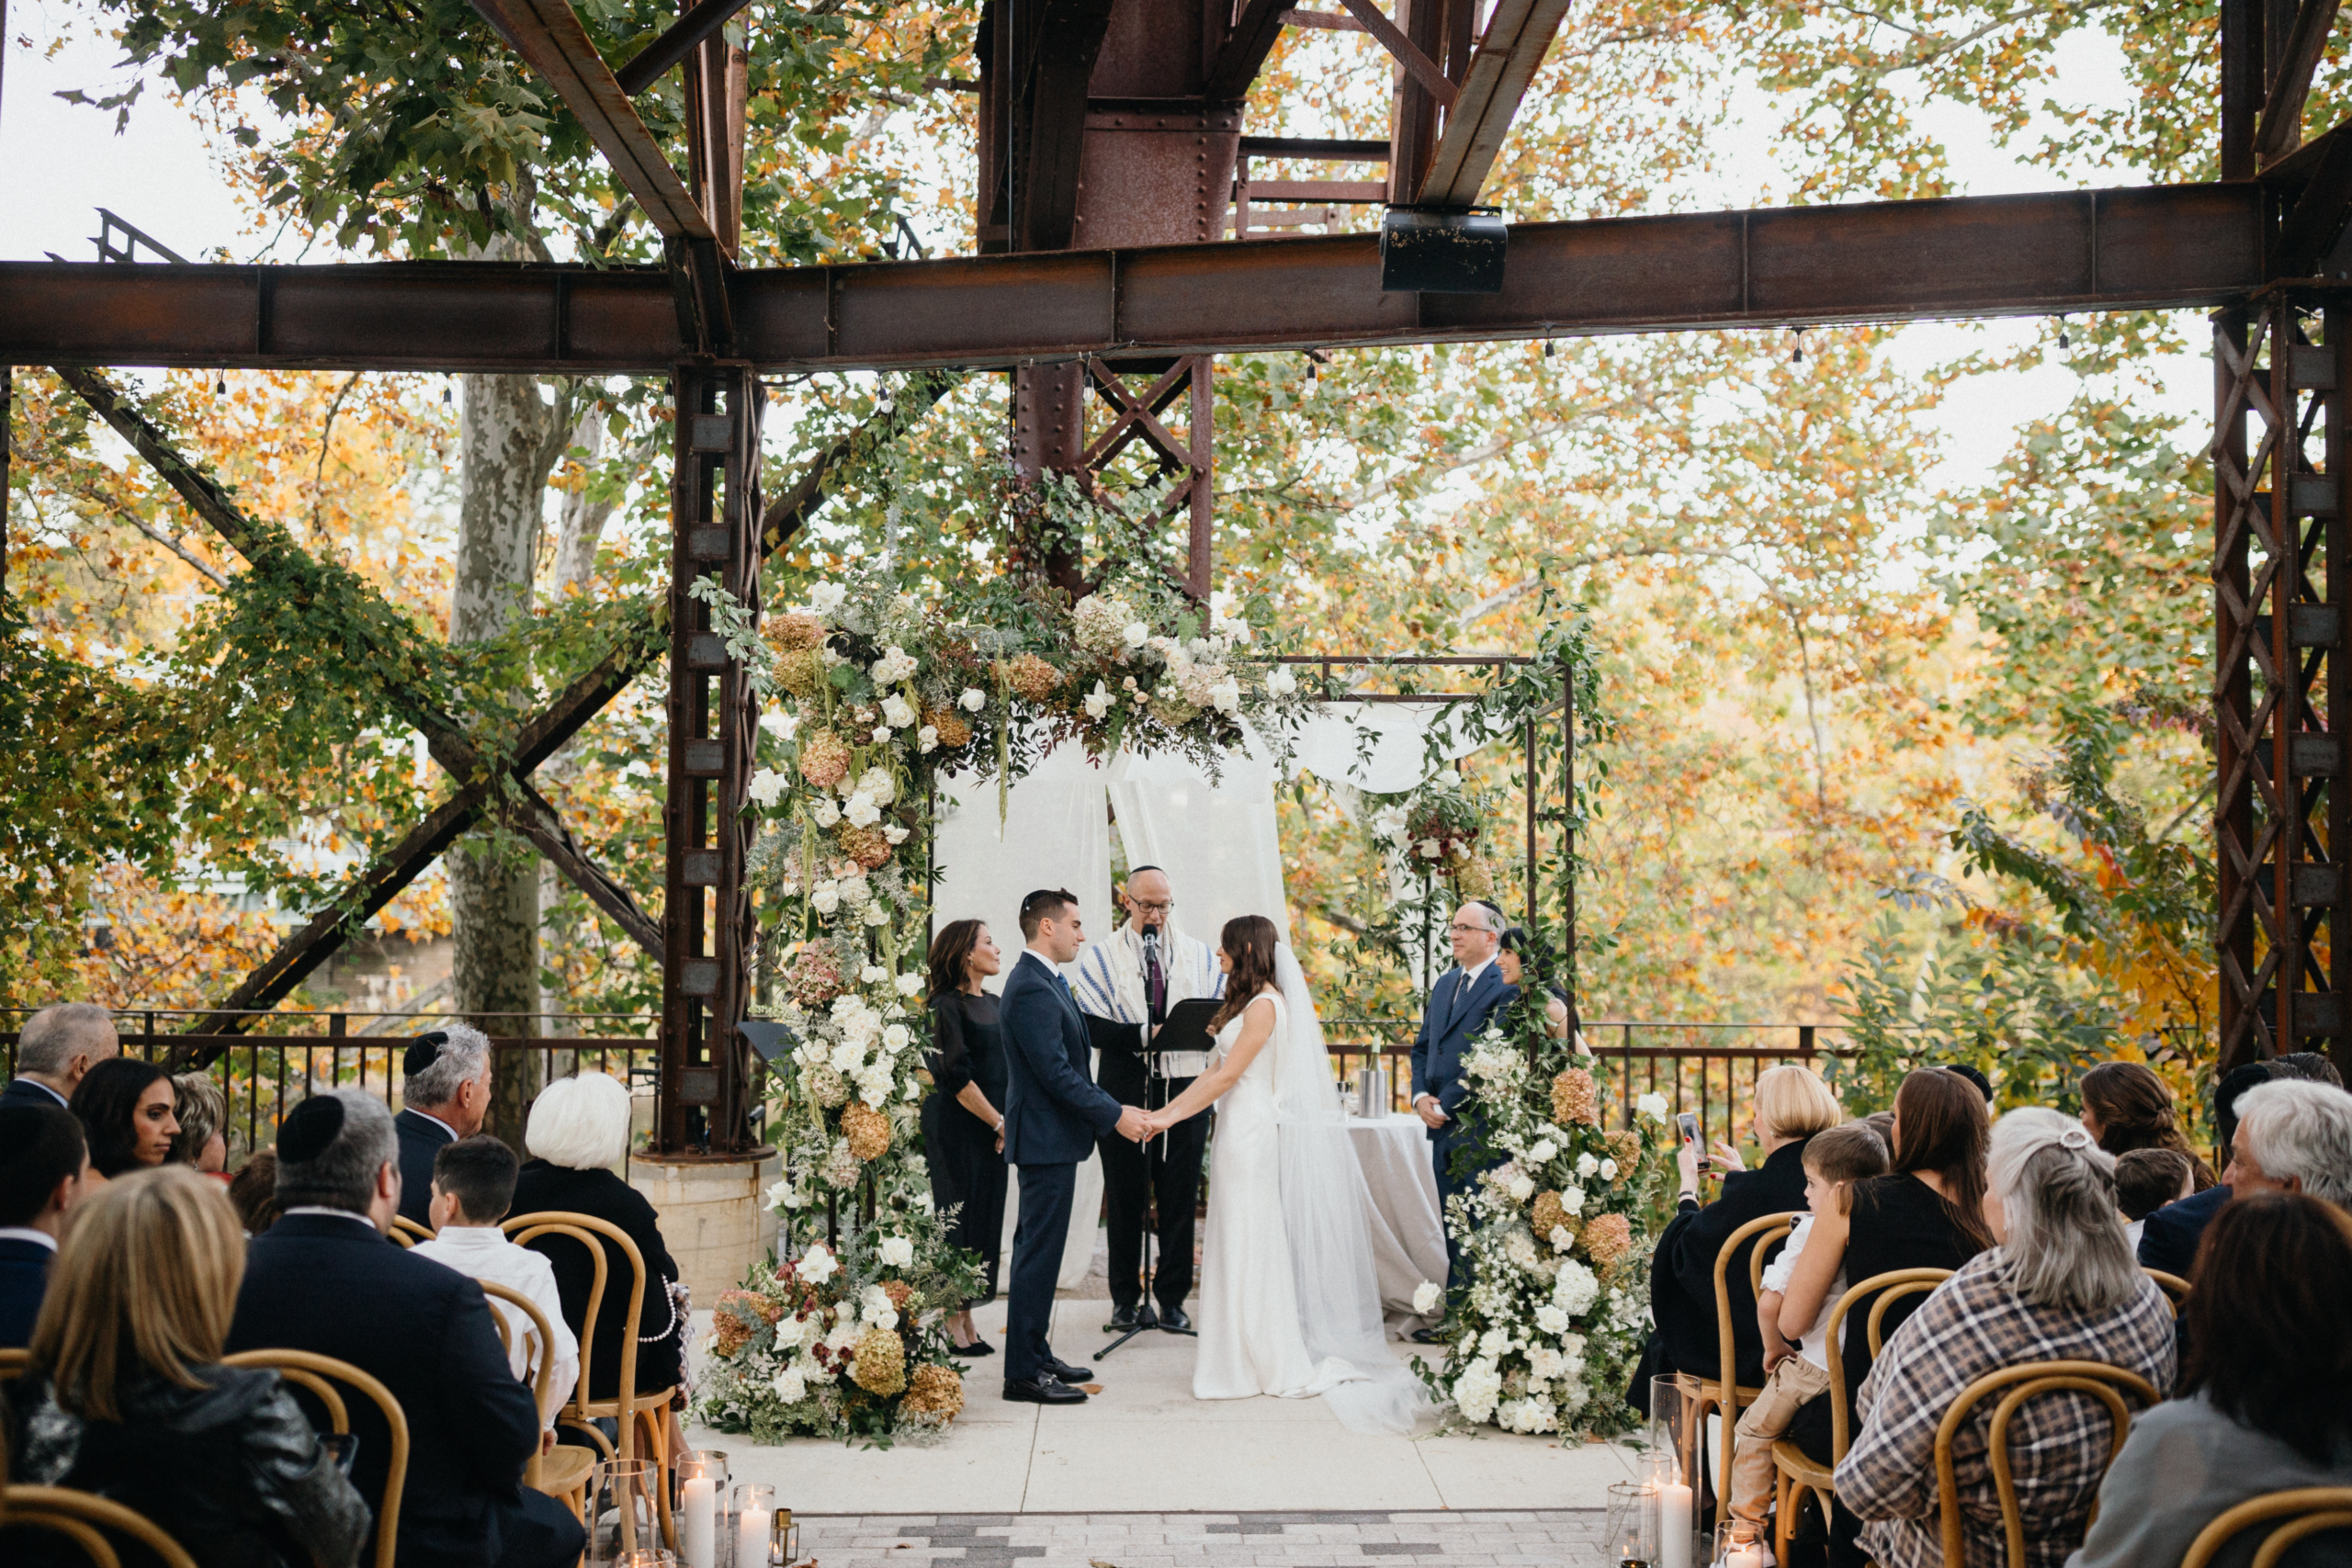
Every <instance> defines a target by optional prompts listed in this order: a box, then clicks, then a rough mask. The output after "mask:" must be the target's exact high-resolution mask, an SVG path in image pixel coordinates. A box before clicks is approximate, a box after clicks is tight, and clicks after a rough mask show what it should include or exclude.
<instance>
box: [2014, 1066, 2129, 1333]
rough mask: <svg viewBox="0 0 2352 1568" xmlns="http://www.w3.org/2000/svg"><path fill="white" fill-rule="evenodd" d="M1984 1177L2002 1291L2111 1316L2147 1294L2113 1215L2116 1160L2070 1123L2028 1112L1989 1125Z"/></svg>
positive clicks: (2042, 1303)
mask: <svg viewBox="0 0 2352 1568" xmlns="http://www.w3.org/2000/svg"><path fill="white" fill-rule="evenodd" d="M1987 1163H1988V1165H1989V1166H1990V1169H1989V1171H1988V1173H1987V1174H1988V1175H1989V1176H1990V1178H1991V1186H1992V1190H1993V1194H1994V1196H1995V1197H1996V1198H1998V1199H1999V1200H2000V1201H2001V1215H2002V1220H2003V1223H2004V1224H2005V1226H2006V1227H2007V1231H2008V1239H2007V1240H2006V1241H2004V1242H2003V1243H2002V1244H2001V1248H2000V1250H2001V1257H2002V1259H2003V1270H2004V1272H2005V1274H2006V1275H2007V1279H2008V1282H2009V1285H2010V1288H2011V1289H2013V1290H2015V1291H2016V1292H2018V1294H2019V1295H2021V1296H2023V1297H2024V1298H2025V1299H2026V1300H2027V1301H2030V1302H2032V1303H2035V1304H2036V1305H2037V1306H2047V1307H2058V1308H2061V1309H2064V1310H2067V1311H2073V1312H2092V1313H2097V1312H2111V1311H2113V1310H2114V1309H2115V1308H2117V1307H2120V1306H2121V1305H2122V1304H2123V1303H2126V1302H2128V1301H2130V1300H2131V1299H2132V1297H2133V1296H2135V1295H2137V1294H2138V1293H2139V1292H2141V1291H2142V1290H2143V1289H2151V1288H2153V1287H2150V1286H2149V1285H2148V1283H2147V1280H2146V1278H2145V1277H2144V1276H2143V1275H2142V1273H2141V1272H2140V1266H2139V1261H2138V1259H2136V1258H2133V1257H2132V1256H2131V1244H2130V1242H2128V1241H2127V1240H2126V1239H2125V1237H2124V1235H2123V1221H2122V1219H2121V1218H2120V1216H2119V1215H2118V1214H2117V1213H2116V1206H2115V1205H2116V1195H2115V1156H2113V1155H2111V1154H2109V1153H2108V1152H2107V1151H2106V1150H2105V1149H2102V1148H2100V1147H2099V1146H2098V1144H2096V1143H2094V1142H2092V1140H2091V1135H2090V1134H2088V1133H2087V1132H2086V1131H2084V1130H2083V1125H2082V1123H2081V1122H2074V1121H2070V1120H2068V1119H2067V1118H2066V1117H2064V1116H2061V1115H2059V1114H2058V1112H2056V1111H2046V1110H2043V1109H2042V1108H2041V1107H2040V1106H2027V1107H2025V1108H2023V1109H2020V1110H2017V1111H2010V1112H2009V1113H2008V1114H2007V1115H2006V1116H2004V1117H2002V1118H2001V1119H2000V1120H1999V1121H1998V1122H1994V1123H1993V1147H1992V1154H1991V1157H1990V1159H1989V1161H1988V1162H1987Z"/></svg>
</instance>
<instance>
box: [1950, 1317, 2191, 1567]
mask: <svg viewBox="0 0 2352 1568" xmlns="http://www.w3.org/2000/svg"><path fill="white" fill-rule="evenodd" d="M2004 1390H2006V1391H2007V1392H2006V1393H2004V1392H2003V1391H2004ZM1996 1393H1998V1394H2000V1395H2001V1402H2000V1403H1999V1404H1996V1405H1995V1406H1994V1407H1993V1425H1992V1430H1991V1431H1990V1432H1989V1433H1988V1434H1987V1435H1986V1438H1985V1457H1986V1459H1987V1460H1988V1461H1990V1462H1991V1464H1992V1468H1993V1490H1994V1493H1995V1495H1997V1496H1998V1497H1999V1498H2000V1501H2001V1528H2002V1529H2003V1530H2004V1531H2006V1532H2007V1538H2008V1552H2009V1555H2008V1561H2009V1562H2025V1561H2027V1558H2026V1552H2025V1516H2024V1515H2023V1514H2022V1513H2021V1512H2020V1511H2019V1510H2018V1485H2017V1477H2016V1475H2015V1473H2014V1472H2012V1471H2011V1469H2010V1466H2009V1421H2010V1419H2011V1418H2012V1417H2013V1416H2016V1415H2017V1413H2018V1408H2019V1407H2020V1406H2022V1405H2023V1404H2025V1403H2026V1401H2028V1400H2030V1399H2039V1398H2041V1397H2042V1396H2043V1395H2044V1394H2052V1393H2087V1394H2089V1395H2090V1396H2091V1397H2093V1398H2094V1399H2097V1400H2098V1401H2099V1402H2100V1403H2101V1404H2105V1405H2106V1406H2107V1414H2108V1416H2109V1434H2108V1445H2107V1464H2103V1465H2101V1466H2099V1473H2100V1474H2101V1475H2105V1474H2106V1473H2107V1465H2108V1464H2113V1463H2114V1462H2115V1456H2116V1455H2117V1454H2118V1453H2120V1452H2121V1451H2122V1450H2123V1439H2124V1438H2127V1437H2129V1436H2130V1435H2131V1406H2130V1405H2128V1404H2125V1403H2124V1399H2123V1396H2124V1395H2125V1394H2127V1393H2129V1394H2131V1396H2133V1397H2134V1398H2136V1399H2138V1400H2139V1401H2140V1405H2141V1408H2142V1409H2146V1408H2147V1407H2148V1406H2150V1405H2153V1404H2155V1403H2157V1401H2159V1400H2160V1399H2162V1398H2163V1397H2164V1396H2163V1395H2162V1394H2160V1393H2157V1392H2156V1389H2155V1385H2154V1384H2153V1383H2151V1382H2148V1380H2147V1379H2145V1378H2143V1377H2142V1376H2140V1374H2139V1373H2137V1372H2128V1371H2124V1370H2123V1369H2122V1368H2121V1367H2110V1366H2109V1365H2108V1364H2107V1363H2106V1362H2104V1361H2027V1362H2024V1363H2022V1364H2021V1365H2018V1366H2014V1367H2003V1368H2002V1369H2001V1370H2000V1371H1996V1372H1987V1373H1985V1375H1984V1376H1983V1377H1981V1378H1978V1379H1977V1380H1976V1381H1975V1382H1973V1383H1970V1384H1969V1385H1968V1386H1967V1387H1966V1388H1964V1389H1962V1390H1961V1391H1960V1397H1959V1398H1957V1399H1955V1400H1953V1401H1952V1402H1951V1409H1949V1410H1947V1411H1945V1412H1944V1418H1943V1420H1942V1421H1941V1422H1940V1423H1939V1424H1938V1425H1937V1427H1936V1510H1937V1513H1938V1515H1939V1523H1940V1524H1941V1526H1942V1529H1943V1543H1944V1562H1945V1563H1946V1565H1947V1568H1965V1565H1966V1563H1967V1562H1968V1526H1967V1521H1966V1520H1965V1519H1964V1518H1963V1517H1962V1514H1961V1511H1960V1480H1959V1475H1958V1470H1957V1466H1956V1465H1955V1464H1954V1462H1953V1460H1952V1452H1951V1449H1952V1441H1953V1439H1954V1438H1957V1437H1958V1436H1959V1435H1960V1428H1961V1427H1962V1425H1963V1424H1965V1423H1966V1421H1967V1420H1968V1417H1969V1415H1970V1413H1971V1412H1972V1411H1973V1410H1974V1409H1975V1408H1976V1406H1977V1405H1979V1404H1983V1403H1984V1402H1985V1400H1986V1399H1988V1398H1990V1397H1992V1396H1993V1395H1994V1394H1996Z"/></svg>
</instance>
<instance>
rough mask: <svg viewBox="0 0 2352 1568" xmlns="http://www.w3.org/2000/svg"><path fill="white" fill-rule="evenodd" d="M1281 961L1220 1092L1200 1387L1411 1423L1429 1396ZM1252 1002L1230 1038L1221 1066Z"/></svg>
mask: <svg viewBox="0 0 2352 1568" xmlns="http://www.w3.org/2000/svg"><path fill="white" fill-rule="evenodd" d="M1276 956H1277V964H1276V970H1277V974H1278V975H1279V976H1280V977H1281V979H1282V982H1283V985H1282V988H1281V989H1280V990H1276V989H1274V988H1272V987H1269V988H1267V989H1266V990H1264V991H1261V993H1260V996H1261V997H1262V998H1267V999H1268V1000H1270V1001H1271V1002H1272V1006H1273V1010H1274V1019H1273V1033H1272V1036H1271V1037H1270V1038H1269V1039H1268V1040H1267V1042H1266V1043H1265V1045H1264V1046H1263V1047H1261V1049H1260V1050H1259V1052H1258V1055H1256V1056H1255V1057H1253V1058H1252V1059H1251V1061H1250V1066H1248V1067H1247V1068H1245V1069H1244V1070H1243V1072H1242V1074H1241V1077H1239V1078H1238V1080H1236V1082H1235V1083H1234V1085H1233V1087H1232V1088H1230V1089H1227V1090H1226V1092H1225V1095H1224V1097H1223V1098H1222V1099H1220V1100H1218V1101H1217V1102H1216V1132H1215V1134H1213V1136H1212V1138H1211V1142H1210V1147H1209V1210H1208V1228H1207V1231H1206V1234H1205V1235H1204V1238H1203V1241H1202V1246H1201V1293H1200V1312H1199V1323H1200V1341H1199V1348H1198V1351H1197V1359H1196V1360H1195V1361H1194V1363H1193V1397H1194V1398H1195V1399H1249V1398H1252V1397H1255V1396H1257V1395H1260V1394H1272V1395H1274V1396H1275V1397H1277V1398H1283V1399H1306V1398H1312V1397H1314V1396H1316V1395H1318V1394H1319V1395H1322V1396H1323V1397H1324V1398H1325V1400H1326V1402H1327V1403H1328V1404H1329V1405H1330V1406H1331V1409H1332V1412H1333V1414H1335V1415H1336V1416H1339V1418H1340V1421H1341V1422H1342V1423H1344V1424H1345V1425H1347V1426H1348V1427H1351V1428H1353V1429H1355V1430H1358V1431H1391V1432H1407V1431H1410V1430H1412V1429H1413V1427H1414V1425H1415V1424H1416V1422H1417V1421H1418V1420H1419V1417H1420V1416H1422V1415H1423V1413H1424V1412H1425V1411H1426V1410H1428V1409H1429V1408H1430V1405H1429V1400H1428V1396H1427V1395H1426V1394H1425V1393H1424V1392H1423V1391H1422V1389H1421V1387H1420V1385H1419V1382H1416V1381H1415V1379H1414V1377H1413V1374H1412V1373H1411V1372H1410V1371H1408V1369H1407V1368H1405V1367H1404V1366H1403V1365H1401V1364H1399V1363H1398V1361H1397V1359H1396V1357H1395V1356H1393V1355H1392V1354H1390V1352H1389V1349H1388V1344H1387V1333H1386V1329H1385V1325H1384V1324H1383V1322H1382V1319H1381V1312H1380V1292H1379V1287H1378V1285H1377V1282H1376V1281H1375V1279H1374V1273H1373V1264H1372V1238H1371V1234H1370V1231H1369V1229H1368V1228H1367V1225H1366V1221H1365V1217H1364V1216H1365V1210H1366V1203H1367V1201H1368V1200H1367V1198H1366V1194H1365V1191H1364V1185H1363V1170H1362V1168H1360V1167H1359V1166H1358V1165H1357V1164H1356V1159H1355V1153H1354V1150H1353V1149H1352V1148H1351V1147H1350V1145H1349V1143H1348V1131H1347V1122H1346V1119H1345V1115H1344V1113H1343V1112H1342V1111H1341V1110H1340V1105H1339V1100H1338V1096H1337V1093H1336V1091H1335V1088H1336V1080H1335V1079H1334V1078H1333V1077H1332V1076H1331V1059H1330V1055H1329V1051H1328V1050H1327V1049H1326V1048H1325V1046H1324V1043H1323V1031H1322V1026H1321V1024H1320V1023H1319V1022H1318V1021H1317V1019H1316V1017H1315V1010H1314V1004H1313V1002H1312V1000H1311V999H1310V998H1308V996H1307V994H1306V982H1305V979H1304V977H1303V976H1301V975H1300V974H1299V971H1298V964H1297V960H1296V959H1295V958H1294V957H1293V956H1292V955H1291V952H1290V949H1289V948H1288V947H1287V946H1284V947H1282V948H1279V949H1277V950H1276ZM1255 1006H1256V1002H1255V1001H1254V1000H1253V1002H1252V1003H1251V1007H1253V1008H1254V1007H1255ZM1249 1011H1250V1010H1249V1009H1244V1010H1243V1011H1242V1013H1241V1014H1238V1015H1237V1016H1236V1017H1235V1018H1234V1019H1233V1020H1232V1021H1229V1022H1227V1024H1226V1026H1225V1027H1224V1028H1223V1029H1222V1030H1220V1031H1219V1032H1218V1033H1217V1037H1216V1060H1217V1061H1222V1060H1223V1058H1224V1056H1225V1054H1226V1053H1227V1052H1228V1051H1230V1050H1231V1049H1232V1048H1233V1043H1234V1040H1235V1039H1236V1038H1237V1037H1238V1035H1239V1033H1240V1032H1241V1028H1242V1024H1243V1022H1244V1021H1246V1019H1247V1017H1248V1013H1249Z"/></svg>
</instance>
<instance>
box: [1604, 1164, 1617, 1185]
mask: <svg viewBox="0 0 2352 1568" xmlns="http://www.w3.org/2000/svg"><path fill="white" fill-rule="evenodd" d="M1600 1179H1601V1180H1603V1181H1614V1180H1616V1179H1617V1162H1616V1161H1615V1160H1613V1159H1605V1160H1602V1161H1601V1162H1600Z"/></svg>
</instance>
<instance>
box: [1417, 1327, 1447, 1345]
mask: <svg viewBox="0 0 2352 1568" xmlns="http://www.w3.org/2000/svg"><path fill="white" fill-rule="evenodd" d="M1445 1342H1446V1341H1445V1329H1444V1328H1443V1327H1442V1326H1440V1327H1437V1328H1416V1329H1415V1330H1413V1343H1414V1344H1416V1345H1442V1344H1444V1343H1445Z"/></svg>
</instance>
